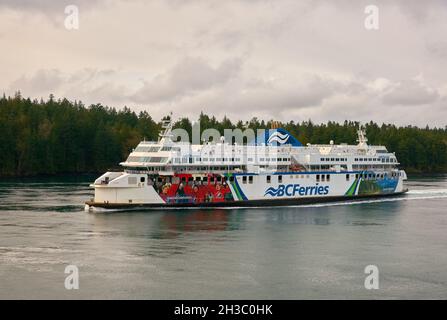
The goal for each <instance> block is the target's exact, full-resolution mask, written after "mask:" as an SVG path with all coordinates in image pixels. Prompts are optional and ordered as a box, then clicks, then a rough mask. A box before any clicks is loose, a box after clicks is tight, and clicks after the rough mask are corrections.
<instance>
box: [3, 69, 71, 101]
mask: <svg viewBox="0 0 447 320" xmlns="http://www.w3.org/2000/svg"><path fill="white" fill-rule="evenodd" d="M63 79H64V75H63V74H62V72H61V71H59V70H57V69H50V70H46V69H41V70H38V71H37V72H36V73H34V74H33V75H31V76H25V75H23V76H21V77H20V78H18V79H16V80H15V81H13V82H12V83H11V85H10V86H9V87H10V90H11V91H17V90H20V91H22V92H23V93H25V94H29V95H35V94H39V93H41V92H51V90H57V89H58V88H59V87H60V85H61V83H62V82H63Z"/></svg>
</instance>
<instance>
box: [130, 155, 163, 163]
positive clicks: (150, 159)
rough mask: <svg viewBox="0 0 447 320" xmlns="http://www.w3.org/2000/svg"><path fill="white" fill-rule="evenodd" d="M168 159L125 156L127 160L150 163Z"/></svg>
mask: <svg viewBox="0 0 447 320" xmlns="http://www.w3.org/2000/svg"><path fill="white" fill-rule="evenodd" d="M166 161H168V158H167V157H134V156H131V157H129V158H127V162H151V163H164V162H166Z"/></svg>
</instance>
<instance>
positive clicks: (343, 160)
mask: <svg viewBox="0 0 447 320" xmlns="http://www.w3.org/2000/svg"><path fill="white" fill-rule="evenodd" d="M320 161H332V162H333V161H340V162H346V161H348V158H321V159H320Z"/></svg>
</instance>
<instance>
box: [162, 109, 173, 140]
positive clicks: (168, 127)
mask: <svg viewBox="0 0 447 320" xmlns="http://www.w3.org/2000/svg"><path fill="white" fill-rule="evenodd" d="M172 126H173V123H172V111H171V112H170V113H169V116H167V117H166V119H163V120H162V123H161V127H162V128H163V129H164V131H163V132H161V133H159V134H158V136H159V137H160V139H159V140H158V142H159V143H161V144H164V143H165V141H167V142H171V141H172V139H171V138H172V134H171V131H172Z"/></svg>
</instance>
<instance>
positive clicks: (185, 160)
mask: <svg viewBox="0 0 447 320" xmlns="http://www.w3.org/2000/svg"><path fill="white" fill-rule="evenodd" d="M247 160H248V162H253V161H254V160H253V158H248V159H247ZM215 161H216V162H240V161H241V158H174V163H194V162H215ZM259 161H262V162H264V161H272V162H281V161H284V162H287V161H290V158H259Z"/></svg>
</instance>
